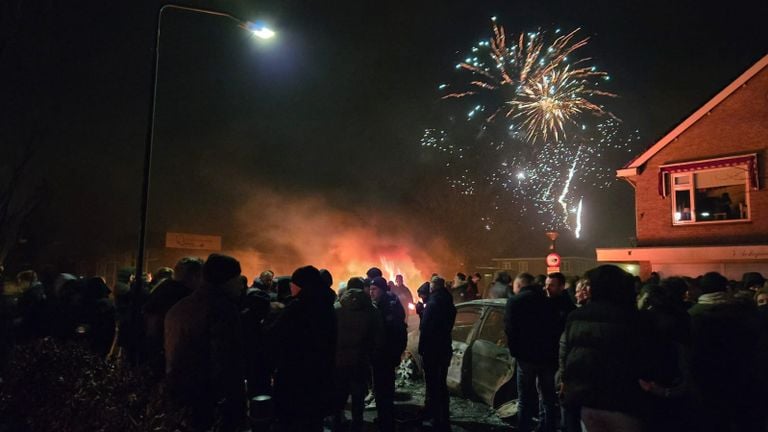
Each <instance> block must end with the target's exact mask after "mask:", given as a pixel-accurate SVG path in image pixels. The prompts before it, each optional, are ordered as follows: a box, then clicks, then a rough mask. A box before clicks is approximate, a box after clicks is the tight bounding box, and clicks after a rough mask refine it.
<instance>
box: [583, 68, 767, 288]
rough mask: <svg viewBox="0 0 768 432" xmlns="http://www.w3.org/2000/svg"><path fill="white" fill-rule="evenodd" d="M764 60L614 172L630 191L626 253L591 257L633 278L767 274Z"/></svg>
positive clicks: (601, 253) (608, 252) (610, 251)
mask: <svg viewBox="0 0 768 432" xmlns="http://www.w3.org/2000/svg"><path fill="white" fill-rule="evenodd" d="M766 95H768V55H766V56H765V57H763V58H762V59H761V60H760V61H758V62H757V63H756V64H755V65H753V66H752V67H751V68H749V69H748V70H747V71H746V72H744V73H743V74H742V75H741V76H740V77H739V78H738V79H736V81H734V82H733V83H731V84H730V85H729V86H728V87H726V88H725V89H724V90H722V91H721V92H720V93H718V94H717V95H716V96H715V97H714V98H713V99H712V100H710V101H709V102H707V103H706V104H705V105H704V106H702V107H701V108H699V109H698V110H697V111H696V112H694V113H693V115H691V116H690V117H688V118H687V119H686V120H685V121H683V122H682V123H681V124H679V125H678V126H677V127H676V128H675V129H673V130H672V131H671V132H669V133H668V134H667V135H666V136H665V137H664V138H662V139H661V140H660V141H658V142H657V143H656V144H654V145H653V146H652V147H650V148H649V149H648V150H647V151H645V152H644V153H642V154H641V155H639V156H638V157H637V158H635V159H634V160H632V161H631V162H629V163H628V164H627V165H626V166H624V167H623V168H622V169H619V170H618V171H617V175H618V177H620V178H622V179H624V180H626V181H627V182H629V183H630V184H631V185H632V186H633V187H634V189H635V217H636V227H637V228H636V230H637V233H636V238H637V245H636V247H629V248H612V249H600V248H598V249H597V250H596V252H597V260H598V261H600V262H614V263H624V264H636V265H638V266H639V269H640V275H641V276H642V277H647V276H648V275H649V274H650V272H651V271H656V272H659V273H660V274H661V275H662V276H673V275H687V276H697V275H700V274H703V273H705V272H708V271H718V272H720V273H722V274H724V275H726V276H727V277H729V278H732V279H741V276H742V274H743V273H744V272H747V271H759V272H762V273H763V274H768V191H766V189H765V186H764V184H765V181H766V174H765V169H766V167H765V163H766V156H768V98H767V97H766Z"/></svg>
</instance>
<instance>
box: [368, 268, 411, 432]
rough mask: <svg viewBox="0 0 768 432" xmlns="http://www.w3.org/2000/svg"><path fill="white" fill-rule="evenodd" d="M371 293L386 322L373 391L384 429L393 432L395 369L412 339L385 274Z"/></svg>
mask: <svg viewBox="0 0 768 432" xmlns="http://www.w3.org/2000/svg"><path fill="white" fill-rule="evenodd" d="M370 295H371V299H372V300H373V302H374V303H375V304H376V310H377V311H378V312H379V315H380V316H381V321H382V322H383V323H384V333H383V335H384V337H383V343H382V345H381V349H380V350H379V353H378V354H377V355H375V356H374V359H373V392H374V394H375V397H376V409H377V410H378V414H379V425H380V427H381V430H382V432H391V431H393V430H394V428H395V424H394V397H395V368H396V367H397V365H399V364H400V357H401V356H402V354H403V351H404V350H405V345H406V343H407V339H408V335H407V330H406V325H405V310H404V309H403V306H402V305H401V304H400V300H399V299H398V298H397V296H396V295H394V294H392V293H391V292H389V290H388V286H387V281H386V280H385V279H384V278H383V277H381V276H375V277H373V278H372V279H371V288H370Z"/></svg>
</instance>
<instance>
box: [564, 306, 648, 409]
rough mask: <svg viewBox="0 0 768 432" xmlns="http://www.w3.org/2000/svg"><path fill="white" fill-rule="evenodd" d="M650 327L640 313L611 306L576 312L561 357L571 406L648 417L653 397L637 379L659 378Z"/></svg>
mask: <svg viewBox="0 0 768 432" xmlns="http://www.w3.org/2000/svg"><path fill="white" fill-rule="evenodd" d="M650 329H651V325H650V323H649V322H648V320H647V319H646V318H645V316H644V315H643V314H641V313H640V312H639V311H637V310H635V309H632V308H627V307H622V306H619V305H616V304H612V303H610V302H605V301H594V300H593V301H591V302H589V303H587V305H585V306H584V307H582V308H579V309H576V310H574V311H573V312H571V313H570V314H569V315H568V321H567V323H566V327H565V335H564V338H565V346H564V347H563V353H562V354H563V356H564V359H563V360H564V371H563V376H562V380H563V383H564V384H565V403H566V405H569V406H574V407H582V406H583V407H589V408H595V409H602V410H608V411H618V412H623V413H627V414H630V415H643V414H644V413H645V412H646V410H647V406H648V401H649V399H648V398H649V396H648V395H647V394H645V393H644V392H643V391H642V389H641V388H640V386H639V385H638V380H639V379H641V378H642V379H646V380H652V381H654V380H655V378H656V377H654V376H653V374H652V373H651V371H653V370H654V369H655V366H654V364H653V361H654V359H655V358H656V356H655V352H656V351H657V350H656V349H655V348H654V345H655V344H654V342H653V341H652V338H651V336H650V335H651V330H650Z"/></svg>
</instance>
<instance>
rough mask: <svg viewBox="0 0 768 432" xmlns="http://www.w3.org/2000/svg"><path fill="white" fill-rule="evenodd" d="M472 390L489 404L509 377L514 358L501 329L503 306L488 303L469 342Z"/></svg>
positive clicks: (512, 370)
mask: <svg viewBox="0 0 768 432" xmlns="http://www.w3.org/2000/svg"><path fill="white" fill-rule="evenodd" d="M471 356H472V359H471V361H470V362H469V363H470V365H471V366H470V368H471V387H472V393H474V395H475V396H476V397H477V398H479V399H480V400H482V401H483V402H485V403H487V404H488V405H490V406H493V402H494V396H495V394H496V392H497V391H498V390H499V389H500V388H501V386H503V385H504V384H506V383H507V382H508V381H509V380H511V379H512V378H513V372H514V359H513V358H512V357H511V356H510V355H509V349H508V348H507V336H506V334H505V333H504V308H502V307H489V308H488V310H487V312H486V314H485V317H484V318H483V322H482V325H481V326H480V329H479V331H478V332H477V337H476V338H475V340H474V341H473V343H472V345H471Z"/></svg>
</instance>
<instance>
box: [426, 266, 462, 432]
mask: <svg viewBox="0 0 768 432" xmlns="http://www.w3.org/2000/svg"><path fill="white" fill-rule="evenodd" d="M429 287H430V294H429V298H428V300H427V307H426V308H424V312H423V315H422V318H421V323H420V324H419V332H420V335H419V354H420V355H421V358H422V363H423V365H424V381H425V382H426V397H425V404H424V405H425V406H424V412H425V414H427V415H428V416H431V417H432V418H433V419H434V423H433V426H434V430H435V431H447V430H450V412H449V402H450V399H449V397H448V386H447V385H446V379H447V377H448V366H449V365H450V364H451V357H452V356H453V348H452V342H451V332H452V331H453V324H454V322H455V321H456V307H455V306H454V305H453V298H452V297H451V293H449V292H448V290H447V289H446V288H445V279H443V278H441V277H439V276H435V277H433V278H432V281H431V282H430V286H429Z"/></svg>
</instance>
